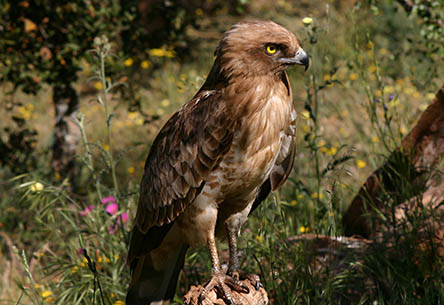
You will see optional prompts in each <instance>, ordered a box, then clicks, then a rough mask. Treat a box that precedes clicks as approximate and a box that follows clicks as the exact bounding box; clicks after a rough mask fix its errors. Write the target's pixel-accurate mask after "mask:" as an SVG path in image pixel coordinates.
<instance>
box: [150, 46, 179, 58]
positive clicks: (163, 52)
mask: <svg viewBox="0 0 444 305" xmlns="http://www.w3.org/2000/svg"><path fill="white" fill-rule="evenodd" d="M149 54H150V56H155V57H169V58H172V57H174V56H176V53H175V52H174V50H167V49H165V48H164V47H163V48H160V49H151V50H150V51H149Z"/></svg>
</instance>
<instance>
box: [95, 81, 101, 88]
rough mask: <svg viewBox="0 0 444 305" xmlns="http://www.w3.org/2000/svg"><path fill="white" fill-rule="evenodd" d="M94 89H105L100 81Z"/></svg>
mask: <svg viewBox="0 0 444 305" xmlns="http://www.w3.org/2000/svg"><path fill="white" fill-rule="evenodd" d="M94 88H96V89H97V90H102V89H103V85H102V82H99V81H97V82H95V83H94Z"/></svg>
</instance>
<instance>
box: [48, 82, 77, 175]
mask: <svg viewBox="0 0 444 305" xmlns="http://www.w3.org/2000/svg"><path fill="white" fill-rule="evenodd" d="M53 103H54V108H55V117H56V119H55V127H54V142H53V146H52V162H51V164H52V168H53V169H54V171H55V172H56V175H58V176H60V177H68V178H71V177H72V174H73V169H74V162H75V159H74V158H75V154H76V149H77V144H78V143H79V140H80V131H79V129H78V127H77V126H76V125H75V123H74V122H73V120H72V118H73V117H74V116H75V115H76V113H77V111H78V108H79V99H78V96H77V92H76V91H75V90H74V89H73V88H72V87H71V85H56V86H54V89H53Z"/></svg>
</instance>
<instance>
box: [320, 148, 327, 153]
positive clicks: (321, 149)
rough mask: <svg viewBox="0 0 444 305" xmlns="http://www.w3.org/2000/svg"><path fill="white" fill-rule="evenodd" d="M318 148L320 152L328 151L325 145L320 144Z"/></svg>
mask: <svg viewBox="0 0 444 305" xmlns="http://www.w3.org/2000/svg"><path fill="white" fill-rule="evenodd" d="M319 150H320V151H321V152H323V153H326V152H328V148H327V147H325V146H321V148H319Z"/></svg>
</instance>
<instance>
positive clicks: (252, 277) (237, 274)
mask: <svg viewBox="0 0 444 305" xmlns="http://www.w3.org/2000/svg"><path fill="white" fill-rule="evenodd" d="M228 274H229V275H230V276H231V277H232V278H233V279H234V280H235V281H236V282H237V284H238V286H240V287H242V288H243V289H244V292H245V293H249V292H250V289H248V287H247V286H245V285H244V284H243V283H241V282H240V281H239V279H247V280H249V281H250V282H251V284H252V285H253V286H254V288H255V289H256V291H257V290H259V289H260V288H264V285H262V283H261V281H260V278H259V276H258V275H256V274H252V273H245V272H243V271H240V270H237V271H229V272H228Z"/></svg>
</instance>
